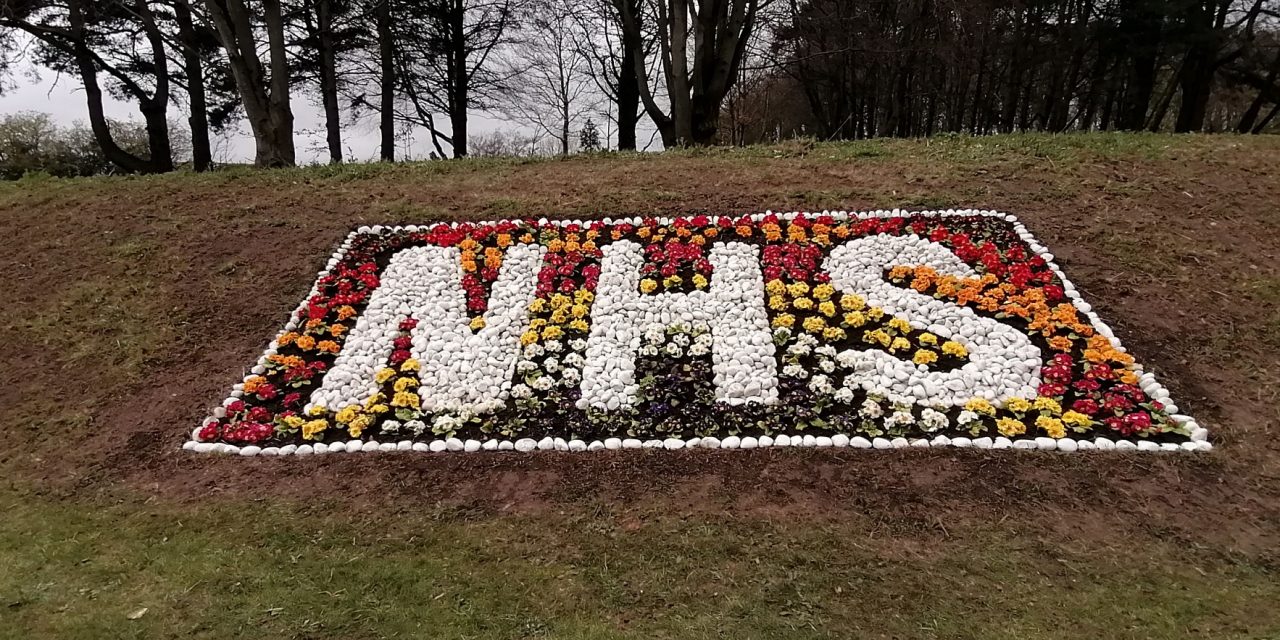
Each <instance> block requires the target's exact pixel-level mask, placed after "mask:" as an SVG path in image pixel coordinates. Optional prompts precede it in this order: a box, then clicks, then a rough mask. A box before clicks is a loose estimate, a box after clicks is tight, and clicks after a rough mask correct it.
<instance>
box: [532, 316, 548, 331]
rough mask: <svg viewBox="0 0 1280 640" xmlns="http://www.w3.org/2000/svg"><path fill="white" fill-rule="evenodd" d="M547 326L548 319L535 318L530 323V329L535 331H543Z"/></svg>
mask: <svg viewBox="0 0 1280 640" xmlns="http://www.w3.org/2000/svg"><path fill="white" fill-rule="evenodd" d="M545 326H547V319H546V318H534V319H532V320H530V321H529V328H530V329H533V330H534V331H537V330H538V329H541V328H543V327H545Z"/></svg>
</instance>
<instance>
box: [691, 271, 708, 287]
mask: <svg viewBox="0 0 1280 640" xmlns="http://www.w3.org/2000/svg"><path fill="white" fill-rule="evenodd" d="M693 286H695V287H697V288H699V289H706V288H707V277H706V276H704V275H702V274H701V273H695V274H693Z"/></svg>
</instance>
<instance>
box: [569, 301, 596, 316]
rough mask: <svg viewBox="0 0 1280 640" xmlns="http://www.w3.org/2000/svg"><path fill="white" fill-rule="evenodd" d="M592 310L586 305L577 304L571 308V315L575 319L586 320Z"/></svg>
mask: <svg viewBox="0 0 1280 640" xmlns="http://www.w3.org/2000/svg"><path fill="white" fill-rule="evenodd" d="M590 310H591V308H590V307H588V306H587V305H585V304H575V305H573V306H572V307H569V315H571V316H573V317H575V318H584V317H586V315H587V312H588V311H590Z"/></svg>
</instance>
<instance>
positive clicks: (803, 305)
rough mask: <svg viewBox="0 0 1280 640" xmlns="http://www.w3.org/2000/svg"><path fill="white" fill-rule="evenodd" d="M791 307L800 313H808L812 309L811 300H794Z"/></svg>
mask: <svg viewBox="0 0 1280 640" xmlns="http://www.w3.org/2000/svg"><path fill="white" fill-rule="evenodd" d="M791 306H793V307H795V308H797V309H800V310H801V311H808V310H809V309H812V308H813V300H810V299H809V298H796V299H795V300H792V301H791Z"/></svg>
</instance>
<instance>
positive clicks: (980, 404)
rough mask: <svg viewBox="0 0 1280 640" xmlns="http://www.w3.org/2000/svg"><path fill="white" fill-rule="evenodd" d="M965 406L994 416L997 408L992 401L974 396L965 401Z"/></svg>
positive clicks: (970, 409)
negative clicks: (992, 404)
mask: <svg viewBox="0 0 1280 640" xmlns="http://www.w3.org/2000/svg"><path fill="white" fill-rule="evenodd" d="M964 408H965V409H967V410H969V411H972V412H974V413H981V414H984V415H988V416H993V415H995V413H996V408H995V407H993V406H991V403H990V402H988V401H987V399H986V398H974V399H972V400H970V401H968V402H966V403H964Z"/></svg>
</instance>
